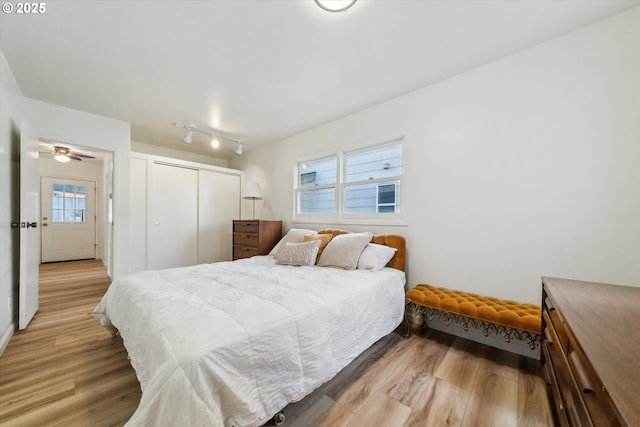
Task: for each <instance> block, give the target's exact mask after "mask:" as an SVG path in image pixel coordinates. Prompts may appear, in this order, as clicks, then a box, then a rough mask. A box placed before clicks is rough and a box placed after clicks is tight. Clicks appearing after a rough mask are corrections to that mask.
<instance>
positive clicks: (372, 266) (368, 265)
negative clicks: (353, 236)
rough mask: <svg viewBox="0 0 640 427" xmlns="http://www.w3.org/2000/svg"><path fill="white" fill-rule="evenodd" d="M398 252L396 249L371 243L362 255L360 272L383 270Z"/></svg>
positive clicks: (359, 261)
mask: <svg viewBox="0 0 640 427" xmlns="http://www.w3.org/2000/svg"><path fill="white" fill-rule="evenodd" d="M396 251H397V249H396V248H392V247H389V246H385V245H378V244H377V243H369V244H368V245H367V246H366V247H365V248H364V250H363V251H362V254H360V259H358V270H373V271H378V270H382V269H383V268H384V267H385V266H386V265H387V263H388V262H389V261H391V258H393V255H394V254H395V253H396Z"/></svg>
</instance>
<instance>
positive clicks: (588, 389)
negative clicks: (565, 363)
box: [569, 351, 593, 393]
mask: <svg viewBox="0 0 640 427" xmlns="http://www.w3.org/2000/svg"><path fill="white" fill-rule="evenodd" d="M569 362H570V363H571V366H573V370H574V371H575V373H576V380H577V381H578V385H579V386H580V388H581V389H582V392H583V393H593V386H592V385H591V382H590V381H589V378H588V377H587V373H586V372H585V371H584V368H583V367H582V363H580V359H579V358H578V354H577V353H576V352H575V351H572V352H571V354H569Z"/></svg>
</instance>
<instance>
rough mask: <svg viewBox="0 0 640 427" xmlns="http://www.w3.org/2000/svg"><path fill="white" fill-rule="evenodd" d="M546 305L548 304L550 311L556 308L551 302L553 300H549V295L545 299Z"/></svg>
mask: <svg viewBox="0 0 640 427" xmlns="http://www.w3.org/2000/svg"><path fill="white" fill-rule="evenodd" d="M544 305H546V306H547V308H548V309H549V311H553V310H555V307H554V306H553V304H551V301H549V297H547V298H545V299H544Z"/></svg>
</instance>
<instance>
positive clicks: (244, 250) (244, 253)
mask: <svg viewBox="0 0 640 427" xmlns="http://www.w3.org/2000/svg"><path fill="white" fill-rule="evenodd" d="M256 255H258V248H257V247H256V248H250V247H248V246H234V247H233V259H240V258H251V257H252V256H256Z"/></svg>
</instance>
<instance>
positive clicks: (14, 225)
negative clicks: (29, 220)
mask: <svg viewBox="0 0 640 427" xmlns="http://www.w3.org/2000/svg"><path fill="white" fill-rule="evenodd" d="M11 228H20V223H19V222H17V221H12V222H11Z"/></svg>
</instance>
